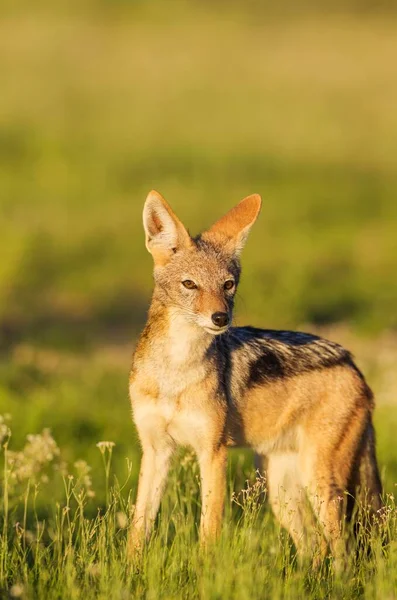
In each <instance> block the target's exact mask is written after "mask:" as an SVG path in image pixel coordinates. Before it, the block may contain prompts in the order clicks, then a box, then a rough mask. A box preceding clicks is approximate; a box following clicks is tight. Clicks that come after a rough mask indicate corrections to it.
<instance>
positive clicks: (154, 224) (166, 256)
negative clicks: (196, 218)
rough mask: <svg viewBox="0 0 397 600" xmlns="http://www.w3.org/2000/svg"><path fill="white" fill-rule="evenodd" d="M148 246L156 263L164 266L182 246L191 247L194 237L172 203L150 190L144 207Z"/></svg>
mask: <svg viewBox="0 0 397 600" xmlns="http://www.w3.org/2000/svg"><path fill="white" fill-rule="evenodd" d="M143 227H144V229H145V234H146V248H147V249H148V250H149V252H150V253H151V255H152V256H153V260H154V262H155V264H156V265H158V266H164V265H165V264H166V263H167V262H168V261H169V260H170V258H171V257H172V256H173V254H175V252H177V251H178V250H181V249H182V248H187V247H190V246H191V244H192V239H191V237H190V235H189V234H188V232H187V231H186V229H185V227H184V225H183V224H182V223H181V221H180V220H179V219H178V217H177V216H176V214H175V213H174V211H173V210H172V208H171V207H170V205H169V204H168V203H167V202H166V201H165V200H164V198H163V197H162V196H161V195H160V194H159V193H158V192H155V191H154V190H152V191H151V192H149V194H148V196H147V198H146V202H145V206H144V208H143Z"/></svg>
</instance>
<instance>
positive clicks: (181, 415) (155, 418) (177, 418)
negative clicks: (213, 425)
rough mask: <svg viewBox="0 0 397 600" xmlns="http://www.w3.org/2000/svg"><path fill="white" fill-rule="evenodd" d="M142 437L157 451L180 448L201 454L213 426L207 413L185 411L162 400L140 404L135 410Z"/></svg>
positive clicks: (189, 408) (192, 410)
mask: <svg viewBox="0 0 397 600" xmlns="http://www.w3.org/2000/svg"><path fill="white" fill-rule="evenodd" d="M134 420H135V423H136V426H137V428H138V430H139V434H140V436H141V437H142V438H144V439H145V441H146V442H148V443H149V444H150V445H151V446H152V447H153V448H159V449H160V448H161V447H162V446H164V445H169V444H176V445H180V446H191V447H192V448H194V449H195V450H196V451H199V450H200V448H201V446H202V444H203V442H204V439H205V436H206V432H208V431H209V428H210V423H209V419H208V416H207V415H206V413H204V412H203V411H201V410H199V409H196V408H194V407H191V406H189V407H187V408H181V407H180V406H177V405H176V404H175V403H174V402H170V401H166V400H159V401H157V402H155V401H147V402H145V403H140V404H138V405H137V406H136V407H135V408H134Z"/></svg>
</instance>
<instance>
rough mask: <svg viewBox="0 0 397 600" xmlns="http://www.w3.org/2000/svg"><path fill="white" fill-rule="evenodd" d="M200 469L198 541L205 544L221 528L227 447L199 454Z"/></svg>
mask: <svg viewBox="0 0 397 600" xmlns="http://www.w3.org/2000/svg"><path fill="white" fill-rule="evenodd" d="M199 462H200V471H201V523H200V541H201V543H202V545H206V544H207V543H208V542H210V541H211V540H213V539H215V538H216V537H217V536H218V535H219V533H220V529H221V524H222V516H223V508H224V504H225V491H226V463H227V449H226V448H225V447H223V446H222V447H221V448H219V449H217V450H211V451H210V452H205V453H203V454H202V455H200V456H199Z"/></svg>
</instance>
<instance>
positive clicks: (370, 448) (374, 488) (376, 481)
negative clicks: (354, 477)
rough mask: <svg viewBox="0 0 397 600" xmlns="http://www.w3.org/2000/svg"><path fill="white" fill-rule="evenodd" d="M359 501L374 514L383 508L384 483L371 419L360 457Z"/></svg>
mask: <svg viewBox="0 0 397 600" xmlns="http://www.w3.org/2000/svg"><path fill="white" fill-rule="evenodd" d="M358 466H359V477H360V481H359V500H360V501H361V502H362V503H363V504H364V505H366V506H367V507H368V508H369V510H370V511H371V512H373V513H374V514H375V513H376V512H377V511H379V510H380V509H381V508H382V506H383V501H382V483H381V480H380V475H379V469H378V463H377V460H376V452H375V431H374V426H373V424H372V419H371V418H370V419H369V421H368V423H367V427H366V432H365V436H364V440H363V447H362V450H361V453H360V457H359V465H358Z"/></svg>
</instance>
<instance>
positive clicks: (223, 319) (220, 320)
mask: <svg viewBox="0 0 397 600" xmlns="http://www.w3.org/2000/svg"><path fill="white" fill-rule="evenodd" d="M211 318H212V322H213V324H214V325H216V326H217V327H226V325H229V315H228V314H227V313H223V312H216V313H214V314H213V315H212V317H211Z"/></svg>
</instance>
